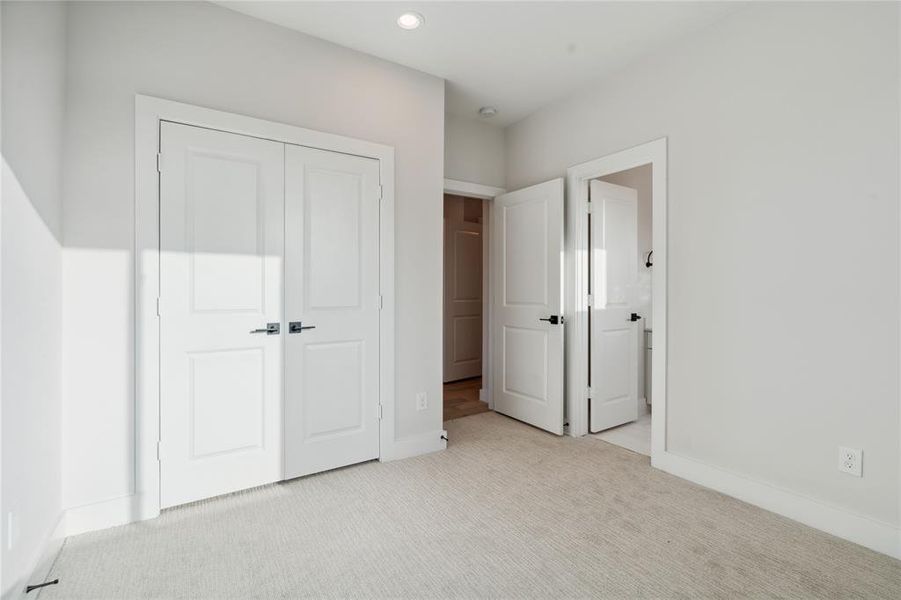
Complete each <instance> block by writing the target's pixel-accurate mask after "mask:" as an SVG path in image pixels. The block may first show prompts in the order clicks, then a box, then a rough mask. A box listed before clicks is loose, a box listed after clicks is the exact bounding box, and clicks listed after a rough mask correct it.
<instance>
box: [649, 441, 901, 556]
mask: <svg viewBox="0 0 901 600" xmlns="http://www.w3.org/2000/svg"><path fill="white" fill-rule="evenodd" d="M661 454H662V456H658V457H654V458H652V460H651V464H652V466H654V467H656V468H658V469H660V470H662V471H666V472H667V473H671V474H673V475H675V476H677V477H681V478H682V479H687V480H688V481H692V482H694V483H697V484H700V485H703V486H704V487H708V488H711V489H713V490H716V491H718V492H722V493H723V494H726V495H728V496H732V497H733V498H737V499H739V500H742V501H744V502H747V503H749V504H753V505H755V506H759V507H760V508H763V509H766V510H769V511H771V512H774V513H776V514H779V515H782V516H784V517H788V518H789V519H792V520H795V521H798V522H800V523H803V524H805V525H808V526H810V527H813V528H815V529H819V530H820V531H825V532H826V533H831V534H832V535H834V536H837V537H840V538H843V539H845V540H848V541H851V542H854V543H855V544H860V545H861V546H865V547H867V548H870V549H871V550H875V551H876V552H881V553H883V554H888V555H889V556H892V557H894V558H899V559H901V528H898V527H897V526H895V525H892V524H891V523H885V522H883V521H878V520H876V519H871V518H869V517H865V516H863V515H859V514H855V513H853V512H850V511H847V510H845V509H842V508H838V507H836V506H831V505H829V504H825V503H823V502H820V501H818V500H814V499H813V498H809V497H807V496H802V495H801V494H797V493H795V492H791V491H788V490H785V489H782V488H778V487H776V486H773V485H770V484H767V483H762V482H760V481H754V480H752V479H748V478H746V477H742V476H741V475H738V474H735V473H732V472H729V471H726V470H724V469H721V468H719V467H714V466H711V465H707V464H704V463H701V462H698V461H696V460H692V459H690V458H685V457H683V456H678V455H676V454H673V453H671V452H663V453H661Z"/></svg>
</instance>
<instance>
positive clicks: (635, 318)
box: [629, 313, 641, 323]
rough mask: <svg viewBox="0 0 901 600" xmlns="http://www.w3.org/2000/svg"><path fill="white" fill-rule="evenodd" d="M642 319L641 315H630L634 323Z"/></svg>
mask: <svg viewBox="0 0 901 600" xmlns="http://www.w3.org/2000/svg"><path fill="white" fill-rule="evenodd" d="M640 318H641V315H640V314H638V313H632V314H631V315H629V320H630V321H632V322H633V323H634V322H635V321H637V320H638V319H640Z"/></svg>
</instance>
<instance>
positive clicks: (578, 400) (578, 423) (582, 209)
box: [564, 137, 667, 466]
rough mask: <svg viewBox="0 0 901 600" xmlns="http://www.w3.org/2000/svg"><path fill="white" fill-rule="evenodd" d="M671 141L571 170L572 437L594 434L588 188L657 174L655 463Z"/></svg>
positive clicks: (658, 456)
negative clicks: (639, 171) (636, 173)
mask: <svg viewBox="0 0 901 600" xmlns="http://www.w3.org/2000/svg"><path fill="white" fill-rule="evenodd" d="M666 153H667V139H666V138H665V137H664V138H659V139H656V140H653V141H651V142H647V143H645V144H641V145H638V146H635V147H632V148H628V149H626V150H621V151H619V152H615V153H613V154H608V155H607V156H604V157H602V158H598V159H595V160H591V161H588V162H585V163H582V164H579V165H576V166H573V167H570V168H568V169H567V170H566V233H565V240H566V241H565V247H566V264H565V268H566V276H565V285H566V292H565V295H564V297H565V300H564V306H565V314H566V315H567V318H566V327H567V329H566V415H567V417H566V418H567V421H569V428H568V433H569V435H572V436H574V437H578V436H583V435H586V434H587V433H588V394H589V390H588V371H589V364H588V353H587V352H586V351H585V349H586V348H588V318H587V317H588V310H589V307H588V281H589V274H588V252H589V251H590V250H589V246H588V206H587V204H588V186H589V182H590V181H591V180H592V179H596V178H598V177H604V176H605V175H611V174H613V173H618V172H619V171H625V170H627V169H632V168H634V167H639V166H641V165H647V164H651V165H653V171H652V175H651V182H652V183H651V193H652V199H651V203H652V211H653V215H652V219H653V244H652V246H653V249H654V269H653V272H652V274H651V297H652V299H653V302H652V309H651V310H652V314H653V323H654V352H653V354H652V363H651V386H652V387H653V389H654V408H653V410H652V411H651V464H652V465H654V466H657V465H658V464H659V463H660V462H661V461H662V460H664V458H665V457H664V454H665V453H666V364H667V359H666V339H667V335H666V334H667V326H666V304H667V298H666V282H667V270H666V269H667V251H666V250H667V245H666V243H667V242H666V224H667V216H666V208H667V196H666V192H667V164H666Z"/></svg>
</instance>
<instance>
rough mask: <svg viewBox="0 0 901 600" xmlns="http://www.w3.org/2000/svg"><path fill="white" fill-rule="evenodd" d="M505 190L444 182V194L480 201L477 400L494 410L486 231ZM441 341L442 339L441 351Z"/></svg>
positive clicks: (456, 181) (489, 249)
mask: <svg viewBox="0 0 901 600" xmlns="http://www.w3.org/2000/svg"><path fill="white" fill-rule="evenodd" d="M506 191H507V190H505V189H504V188H499V187H492V186H490V185H482V184H481V183H471V182H469V181H458V180H456V179H445V180H444V193H445V194H452V195H455V196H465V197H467V198H478V199H479V200H482V389H481V390H479V399H480V400H481V401H482V402H487V404H488V408H490V409H491V410H494V397H493V395H492V393H491V391H492V390H493V389H494V388H493V385H492V381H491V379H492V377H491V333H490V332H491V329H490V328H491V304H492V302H493V296H492V294H493V293H494V290H493V289H492V287H491V277H489V273H490V268H491V267H490V265H491V260H492V258H491V243H490V240H489V236H488V230H489V228H490V227H491V209H492V206H493V202H491V201H492V200H494V198H495V197H496V196H500V195H501V194H503V193H505V192H506ZM443 344H444V341H443V340H442V348H443V347H444V346H443Z"/></svg>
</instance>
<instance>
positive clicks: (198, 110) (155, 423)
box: [121, 94, 401, 522]
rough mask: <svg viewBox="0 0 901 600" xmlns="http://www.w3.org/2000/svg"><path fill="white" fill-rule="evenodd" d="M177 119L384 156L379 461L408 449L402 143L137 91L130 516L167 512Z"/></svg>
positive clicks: (381, 167)
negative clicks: (401, 277) (401, 310)
mask: <svg viewBox="0 0 901 600" xmlns="http://www.w3.org/2000/svg"><path fill="white" fill-rule="evenodd" d="M161 121H172V122H176V123H182V124H185V125H194V126H197V127H206V128H208V129H215V130H219V131H225V132H228V133H236V134H239V135H246V136H251V137H257V138H263V139H268V140H273V141H276V142H283V143H288V144H296V145H299V146H307V147H311V148H318V149H321V150H329V151H332V152H341V153H344V154H353V155H356V156H362V157H366V158H373V159H376V160H378V161H379V175H380V179H381V185H382V200H381V205H380V215H381V216H380V219H379V263H380V268H379V291H380V293H381V295H382V302H383V308H382V310H381V312H380V313H379V355H380V357H381V358H380V360H379V398H380V400H379V401H380V403H381V405H382V419H381V421H380V422H379V460H390V459H392V458H395V457H397V456H398V455H399V454H401V453H400V452H399V451H398V449H397V448H396V446H397V444H396V442H395V431H394V423H395V404H394V306H395V304H394V303H395V299H394V148H393V147H391V146H385V145H383V144H376V143H373V142H367V141H363V140H356V139H353V138H348V137H344V136H340V135H334V134H330V133H322V132H319V131H313V130H311V129H304V128H301V127H295V126H293V125H286V124H283V123H276V122H273V121H265V120H262V119H256V118H253V117H246V116H242V115H236V114H232V113H227V112H222V111H218V110H212V109H209V108H202V107H198V106H192V105H189V104H182V103H180V102H173V101H170V100H162V99H159V98H153V97H150V96H143V95H140V94H136V95H135V265H134V268H135V308H134V310H135V383H134V385H135V431H134V433H135V490H134V492H135V493H134V496H133V497H132V506H131V507H130V511H129V512H130V514H129V515H128V516H127V517H126V518H124V519H121V521H122V522H128V521H139V520H143V519H151V518H154V517H156V516H158V515H159V514H160V462H159V454H158V452H159V447H158V443H159V439H160V421H159V416H160V414H159V400H160V396H159V394H160V361H159V352H160V331H159V317H158V298H159V281H160V262H159V247H160V236H159V226H160V217H159V177H158V175H159V172H158V167H157V161H158V160H159V154H158V153H159V151H160V149H159V144H160V122H161Z"/></svg>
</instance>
